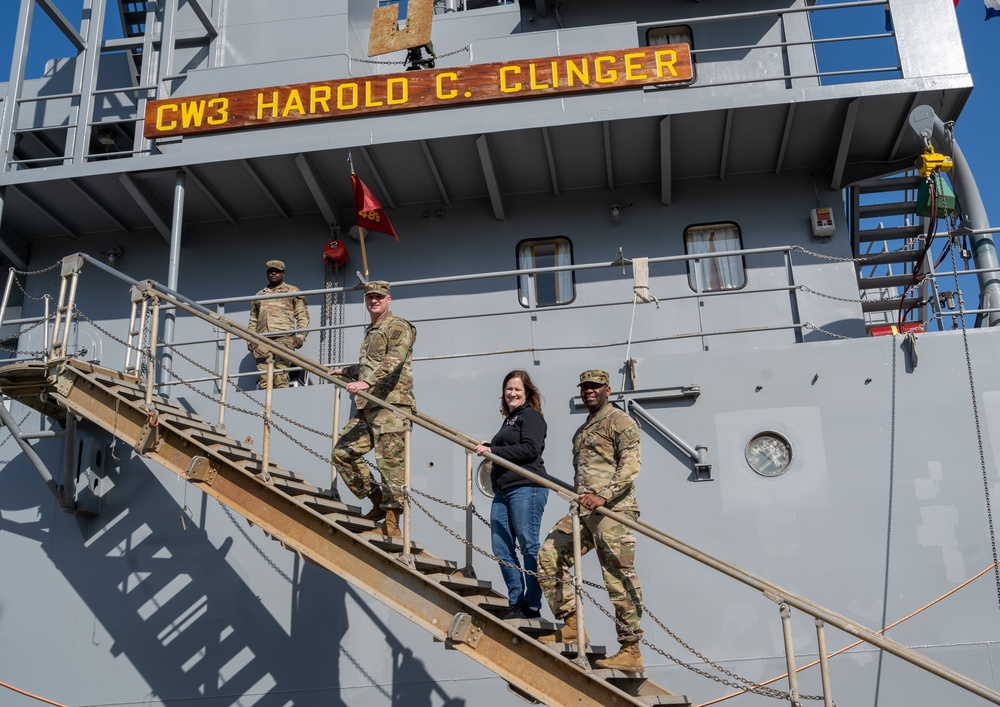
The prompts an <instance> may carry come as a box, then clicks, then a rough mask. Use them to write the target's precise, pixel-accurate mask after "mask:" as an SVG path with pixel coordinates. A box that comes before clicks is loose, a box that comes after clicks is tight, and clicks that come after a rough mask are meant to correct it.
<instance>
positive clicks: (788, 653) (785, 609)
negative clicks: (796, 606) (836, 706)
mask: <svg viewBox="0 0 1000 707" xmlns="http://www.w3.org/2000/svg"><path fill="white" fill-rule="evenodd" d="M778 610H779V612H780V613H781V633H782V636H783V637H784V639H785V665H786V666H787V668H788V703H789V704H790V705H792V707H801V703H800V702H799V676H798V674H797V673H796V672H795V651H794V649H793V647H792V610H791V608H789V606H788V604H786V603H785V602H781V604H780V605H779V607H778Z"/></svg>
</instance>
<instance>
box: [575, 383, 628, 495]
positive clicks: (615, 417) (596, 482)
mask: <svg viewBox="0 0 1000 707" xmlns="http://www.w3.org/2000/svg"><path fill="white" fill-rule="evenodd" d="M639 463H640V460H639V426H638V425H637V424H636V423H635V420H633V419H632V418H631V417H629V416H628V415H626V414H625V413H624V412H622V411H621V410H620V409H618V408H617V407H615V406H614V405H612V404H611V403H606V404H605V405H604V406H603V407H602V408H601V409H600V410H598V411H597V412H594V413H591V414H590V416H589V417H587V421H586V422H584V423H583V425H581V427H580V429H578V430H577V431H576V434H575V435H573V468H574V469H575V470H576V478H575V484H576V492H577V493H579V494H584V493H593V494H597V495H598V496H600V497H601V498H603V499H605V500H606V501H607V504H606V505H605V507H606V508H607V509H608V510H609V511H616V512H620V511H633V512H635V513H636V514H638V513H639V502H638V500H637V499H636V496H635V487H634V485H633V484H634V482H635V477H637V476H638V475H639ZM580 513H581V515H587V514H588V513H589V512H588V511H585V510H583V509H581V510H580Z"/></svg>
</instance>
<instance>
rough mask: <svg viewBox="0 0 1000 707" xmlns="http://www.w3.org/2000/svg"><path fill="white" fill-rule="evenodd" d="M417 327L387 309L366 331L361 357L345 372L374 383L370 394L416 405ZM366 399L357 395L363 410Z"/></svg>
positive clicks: (389, 400)
mask: <svg viewBox="0 0 1000 707" xmlns="http://www.w3.org/2000/svg"><path fill="white" fill-rule="evenodd" d="M416 340H417V328H416V327H415V326H413V325H412V324H410V323H409V322H408V321H406V320H405V319H402V318H400V317H397V316H396V315H395V314H393V313H392V312H386V313H385V314H383V315H382V316H381V317H379V319H378V321H377V322H375V323H374V324H371V325H369V326H368V328H367V329H366V330H365V340H364V341H363V342H362V343H361V360H360V362H359V363H357V364H355V365H353V366H348V367H347V368H345V369H344V375H346V376H347V377H348V378H353V379H354V380H358V381H364V382H365V383H367V384H368V385H369V386H371V387H370V388H369V389H368V391H366V392H368V394H369V395H372V396H374V397H376V398H381V399H382V400H384V401H386V402H387V403H391V404H392V405H404V406H407V407H411V408H416V400H415V399H414V397H413V369H412V368H411V367H410V359H411V358H413V343H414V342H415V341H416ZM366 402H367V401H366V400H365V399H364V398H361V397H358V398H356V399H355V405H357V407H358V409H359V410H363V409H364V407H365V403H366Z"/></svg>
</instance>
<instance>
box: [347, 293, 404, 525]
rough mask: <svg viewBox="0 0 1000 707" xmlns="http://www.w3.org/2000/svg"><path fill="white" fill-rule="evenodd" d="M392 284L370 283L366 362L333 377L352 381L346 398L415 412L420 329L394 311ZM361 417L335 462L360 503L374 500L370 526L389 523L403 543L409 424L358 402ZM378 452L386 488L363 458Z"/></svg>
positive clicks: (364, 349) (350, 427) (363, 353)
mask: <svg viewBox="0 0 1000 707" xmlns="http://www.w3.org/2000/svg"><path fill="white" fill-rule="evenodd" d="M390 302H392V297H390V296H389V283H388V282H384V281H382V280H375V281H373V282H368V283H365V308H366V309H367V310H368V314H369V316H370V317H371V325H370V326H369V327H368V328H367V329H366V331H365V340H364V342H362V344H361V359H360V361H359V362H358V363H357V365H354V366H348V367H346V368H335V369H333V370H331V371H330V373H332V374H333V375H337V376H344V377H346V378H352V379H353V382H351V383H348V384H347V392H349V393H351V394H354V393H357V392H358V391H367V392H368V394H369V395H372V396H374V397H376V398H380V399H382V400H385V401H386V402H387V403H390V404H392V405H394V406H395V407H397V408H399V409H401V410H404V411H406V412H410V413H412V412H414V410H415V409H416V400H414V397H413V369H412V368H411V367H410V359H411V358H412V357H413V342H414V341H415V340H416V338H417V330H416V328H415V327H414V326H413V325H412V324H410V323H409V322H408V321H406V320H405V319H401V318H400V317H397V316H396V315H394V314H393V313H392V312H390V311H389V303H390ZM354 403H355V406H356V407H357V413H356V414H355V416H354V417H353V418H351V420H350V422H348V423H347V425H346V426H345V427H344V431H343V432H342V433H341V436H340V439H338V440H337V444H336V445H335V446H334V449H333V461H334V465H335V466H336V467H337V472H338V473H339V474H340V477H341V478H342V479H343V480H344V483H345V484H347V487H348V488H349V489H351V491H352V492H353V493H354V495H355V496H357V497H358V498H370V499H371V500H372V509H371V511H370V512H369V513H367V514H366V515H365V518H368V519H370V520H381V519H382V518H385V525H384V526H383V530H382V532H383V534H385V535H387V536H391V537H399V536H400V535H401V533H400V531H399V516H400V509H401V508H402V504H401V503H400V491H401V490H402V487H403V451H404V449H403V437H404V432H405V431H406V429H407V427H408V426H409V424H410V423H409V421H407V420H403V419H400V418H399V417H397V416H396V415H395V414H393V413H392V412H391V411H389V410H386V409H385V408H383V407H380V406H378V405H376V404H374V403H369V402H368V401H367V400H365V399H364V398H360V397H358V398H355V399H354ZM372 447H374V448H375V463H376V465H377V466H378V471H379V474H380V475H381V476H382V484H381V486H380V485H379V484H378V483H377V482H376V481H375V480H374V478H372V474H371V472H370V471H369V470H368V465H367V464H365V463H363V462H362V460H361V457H363V456H364V455H365V454H367V453H368V452H369V451H371V449H372Z"/></svg>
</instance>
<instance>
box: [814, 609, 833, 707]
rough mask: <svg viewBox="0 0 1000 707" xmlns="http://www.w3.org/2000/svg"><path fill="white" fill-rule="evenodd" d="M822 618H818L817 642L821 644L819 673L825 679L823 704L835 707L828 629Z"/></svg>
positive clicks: (826, 706)
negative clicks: (828, 649)
mask: <svg viewBox="0 0 1000 707" xmlns="http://www.w3.org/2000/svg"><path fill="white" fill-rule="evenodd" d="M824 626H825V624H824V623H823V620H822V619H816V644H817V645H818V646H819V674H820V678H821V679H822V681H823V705H824V707H833V695H832V694H830V661H829V659H828V658H827V653H826V630H825V629H824Z"/></svg>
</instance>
